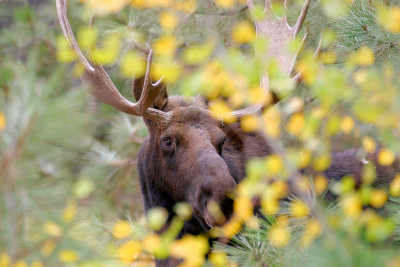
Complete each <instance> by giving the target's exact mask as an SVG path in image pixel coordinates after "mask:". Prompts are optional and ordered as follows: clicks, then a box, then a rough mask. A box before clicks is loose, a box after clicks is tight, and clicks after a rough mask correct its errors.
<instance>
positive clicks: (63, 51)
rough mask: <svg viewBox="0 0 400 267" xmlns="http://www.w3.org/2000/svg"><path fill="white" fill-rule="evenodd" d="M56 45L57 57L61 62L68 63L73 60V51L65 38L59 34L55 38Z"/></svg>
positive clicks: (74, 55)
mask: <svg viewBox="0 0 400 267" xmlns="http://www.w3.org/2000/svg"><path fill="white" fill-rule="evenodd" d="M56 47H57V59H58V60H59V61H60V62H63V63H69V62H72V61H74V60H75V59H76V58H77V57H76V54H75V52H74V51H73V50H72V49H71V47H70V45H69V43H68V41H67V39H65V37H64V36H62V35H60V36H58V37H57V40H56Z"/></svg>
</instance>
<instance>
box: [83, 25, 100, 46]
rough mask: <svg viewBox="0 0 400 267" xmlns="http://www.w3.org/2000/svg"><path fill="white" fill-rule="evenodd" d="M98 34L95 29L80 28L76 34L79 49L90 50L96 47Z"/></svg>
mask: <svg viewBox="0 0 400 267" xmlns="http://www.w3.org/2000/svg"><path fill="white" fill-rule="evenodd" d="M98 35H99V33H98V31H97V28H81V29H80V30H79V32H78V44H79V47H80V48H81V49H92V48H94V47H95V45H96V41H97V37H98Z"/></svg>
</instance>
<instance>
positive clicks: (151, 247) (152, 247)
mask: <svg viewBox="0 0 400 267" xmlns="http://www.w3.org/2000/svg"><path fill="white" fill-rule="evenodd" d="M142 244H143V249H144V250H146V251H147V252H149V253H152V254H154V253H155V252H156V251H157V250H158V249H159V248H160V247H161V244H162V240H161V238H160V236H158V235H156V234H150V235H148V236H146V237H145V239H143V241H142Z"/></svg>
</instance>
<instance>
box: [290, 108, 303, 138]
mask: <svg viewBox="0 0 400 267" xmlns="http://www.w3.org/2000/svg"><path fill="white" fill-rule="evenodd" d="M304 124H305V119H304V115H303V113H296V114H293V115H292V117H290V120H289V122H288V123H287V124H286V127H285V129H286V130H287V131H288V132H289V133H291V134H293V135H294V136H299V135H300V134H301V132H302V131H303V128H304Z"/></svg>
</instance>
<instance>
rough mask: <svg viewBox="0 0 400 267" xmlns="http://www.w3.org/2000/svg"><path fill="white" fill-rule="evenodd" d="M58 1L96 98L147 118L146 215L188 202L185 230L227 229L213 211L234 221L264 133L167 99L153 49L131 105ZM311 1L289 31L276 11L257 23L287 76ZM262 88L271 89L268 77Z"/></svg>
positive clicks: (264, 147) (194, 104)
mask: <svg viewBox="0 0 400 267" xmlns="http://www.w3.org/2000/svg"><path fill="white" fill-rule="evenodd" d="M56 2H57V12H58V18H59V22H60V25H61V28H62V31H63V33H64V35H65V36H66V38H67V39H68V41H69V42H70V45H71V47H72V48H73V49H74V50H75V52H76V53H77V55H78V58H79V60H80V62H81V63H82V64H83V66H84V67H85V70H84V74H83V75H82V79H83V80H84V81H85V82H87V83H89V84H90V87H91V93H92V95H93V96H94V97H96V98H97V99H99V100H101V101H103V102H104V103H107V104H109V105H111V106H113V107H114V108H116V109H117V110H119V111H122V112H125V113H128V114H131V115H134V116H141V117H143V119H144V121H145V123H146V126H147V128H148V129H149V136H148V138H147V139H146V140H145V141H144V142H143V144H142V147H141V149H140V152H139V154H138V159H139V160H138V170H139V176H140V184H141V190H142V195H143V199H144V205H145V209H146V210H148V209H150V208H152V207H156V206H161V207H164V208H165V209H167V210H168V211H169V212H170V213H171V214H172V207H173V206H174V204H175V203H178V202H188V203H189V204H190V205H191V206H192V207H193V211H194V218H193V219H192V220H191V221H190V222H188V223H187V224H186V225H185V229H184V232H185V231H186V232H191V233H199V232H201V231H204V230H207V229H209V228H210V227H213V226H215V225H218V224H221V223H223V221H224V220H221V219H218V218H215V216H213V215H212V214H210V212H209V209H208V205H209V204H210V203H217V204H218V205H219V207H220V209H221V211H222V213H223V214H224V215H225V216H224V217H225V218H228V217H229V216H230V214H231V212H232V200H231V199H230V198H229V192H231V191H232V190H233V189H234V188H235V187H236V185H237V183H238V182H240V181H241V180H242V179H243V178H244V177H245V163H246V161H248V160H249V159H251V158H254V157H262V156H265V155H268V154H270V153H271V149H270V146H269V144H268V143H267V141H266V140H265V138H264V137H263V135H262V134H261V133H259V132H245V131H243V130H242V129H241V128H240V126H239V124H238V123H235V124H224V123H222V122H221V121H220V120H218V119H216V118H215V117H213V116H212V115H211V113H210V111H209V109H208V106H207V102H206V101H205V99H204V98H202V97H196V98H194V99H192V100H185V99H183V98H182V97H179V96H168V94H167V92H166V87H165V85H164V84H163V83H162V80H159V81H156V82H153V81H152V80H151V78H150V72H151V60H152V51H151V50H149V51H148V61H147V69H146V73H145V76H144V77H143V78H140V79H135V80H134V82H133V93H134V96H135V98H136V100H137V102H136V103H132V102H130V101H129V100H127V99H125V98H124V97H123V96H122V95H121V94H120V93H119V91H118V89H117V88H116V87H115V85H114V84H113V82H112V81H111V79H110V77H109V76H108V75H107V73H106V71H105V70H104V68H103V67H102V66H101V65H98V64H95V62H91V61H89V60H87V59H86V57H85V56H84V55H83V53H82V51H81V49H80V48H79V46H78V44H77V42H76V40H75V37H74V35H73V31H72V29H71V26H70V23H69V21H68V17H67V3H66V0H57V1H56ZM286 2H287V1H285V7H286ZM309 3H310V1H309V0H306V1H305V3H304V5H303V8H302V10H301V13H300V16H299V18H298V21H297V23H296V24H295V26H294V27H290V26H289V25H288V23H287V21H286V18H285V17H284V18H276V17H274V16H270V14H269V13H268V16H267V17H266V18H265V19H264V20H261V21H256V23H255V26H256V32H257V35H258V36H261V37H263V36H264V37H267V38H269V40H270V46H269V48H268V49H267V51H265V53H267V55H268V56H270V57H274V58H276V60H277V62H278V63H279V66H280V67H281V69H282V71H284V72H285V73H287V74H288V75H290V74H291V72H292V70H293V66H294V62H295V59H296V56H297V55H296V54H295V55H293V54H290V53H288V52H287V51H286V50H285V46H286V45H287V44H288V43H289V42H290V41H292V40H293V39H294V38H295V37H296V35H297V34H298V32H299V30H300V28H301V26H302V24H303V22H304V19H305V16H306V13H307V10H308V6H309ZM248 7H249V9H250V11H251V12H252V13H253V11H254V4H253V1H251V0H248ZM270 11H271V1H270V0H266V1H265V12H266V13H267V12H270ZM304 40H305V38H304V39H303V42H304ZM260 82H261V85H262V87H263V88H265V89H266V90H268V88H269V85H268V75H267V74H265V75H264V76H263V78H262V79H261V81H260ZM263 109H264V105H253V106H250V107H248V108H245V109H241V110H237V111H233V112H231V113H229V114H225V115H222V116H230V117H236V118H237V119H240V118H241V117H243V116H246V115H250V114H255V113H259V112H260V111H261V110H263Z"/></svg>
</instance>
